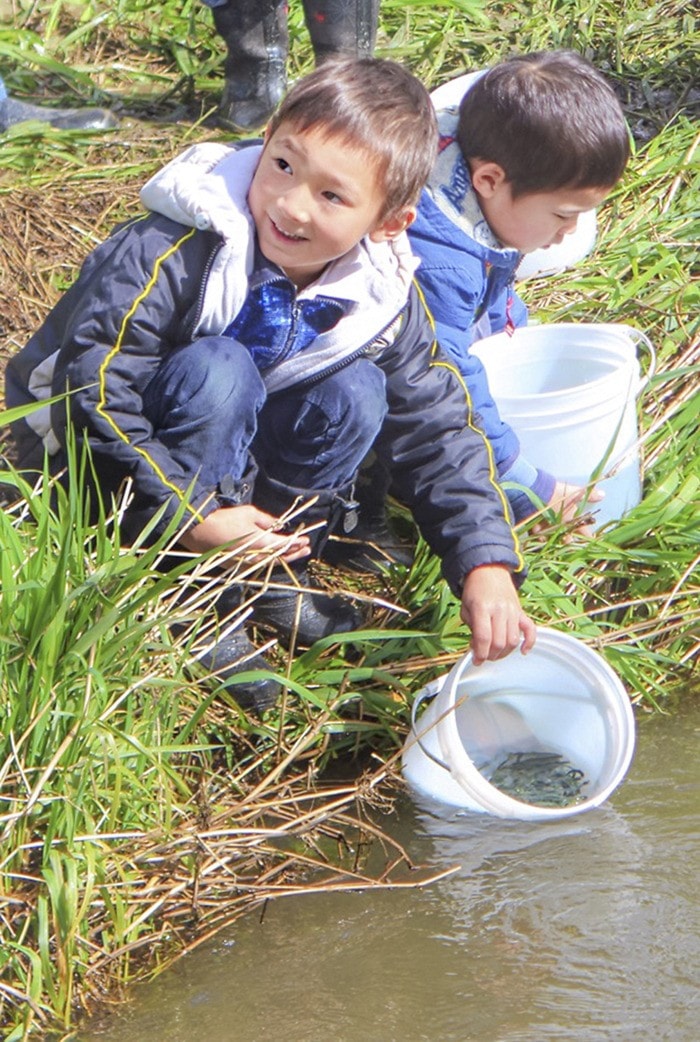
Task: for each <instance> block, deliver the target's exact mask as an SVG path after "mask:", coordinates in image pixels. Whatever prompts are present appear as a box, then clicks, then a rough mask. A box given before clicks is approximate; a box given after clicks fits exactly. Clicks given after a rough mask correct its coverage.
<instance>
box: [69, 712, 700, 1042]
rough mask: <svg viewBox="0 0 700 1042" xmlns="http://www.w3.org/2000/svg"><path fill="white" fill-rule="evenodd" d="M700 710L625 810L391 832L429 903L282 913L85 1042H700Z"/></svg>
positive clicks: (649, 753)
mask: <svg viewBox="0 0 700 1042" xmlns="http://www.w3.org/2000/svg"><path fill="white" fill-rule="evenodd" d="M699 736H700V704H698V703H697V700H696V703H695V704H694V705H690V706H686V707H685V708H684V709H682V710H681V711H680V712H679V714H678V715H676V716H673V717H654V718H651V719H649V718H646V719H645V718H641V719H640V720H639V728H638V747H637V753H636V756H635V759H634V762H633V764H632V767H631V770H630V773H629V775H628V778H627V780H626V781H625V782H624V784H623V785H622V787H621V788H620V789H618V790H617V792H616V793H615V794H614V796H613V798H612V800H611V801H610V803H608V804H606V806H604V807H603V808H601V809H599V810H593V811H590V812H588V813H586V814H583V815H581V816H580V817H574V818H571V819H568V820H562V821H560V822H558V823H551V824H550V823H547V824H528V823H523V822H504V821H499V820H497V819H494V818H490V817H486V816H482V815H476V814H455V813H454V811H453V810H451V809H450V810H447V809H446V810H445V811H444V813H442V814H439V815H437V816H436V815H435V813H432V812H430V811H428V810H427V809H426V808H425V807H421V806H420V805H418V804H417V803H416V802H415V801H413V800H411V799H409V798H406V799H405V800H403V801H402V802H401V803H400V804H399V806H398V808H397V815H396V816H395V817H392V818H391V819H390V820H389V822H387V823H385V824H386V826H387V830H388V831H391V832H393V834H395V835H398V836H399V837H400V838H401V840H402V842H403V843H404V845H405V846H406V848H407V849H408V851H409V852H410V854H411V855H412V856H413V858H414V859H415V861H416V862H420V863H429V864H431V865H434V866H443V865H444V866H447V865H452V864H459V865H460V866H461V867H460V870H459V872H458V873H457V874H456V875H454V876H452V877H451V878H448V879H445V880H443V881H441V882H439V883H437V884H433V885H431V886H429V887H427V888H426V889H424V890H400V891H394V892H384V893H382V892H377V893H369V894H367V893H365V894H348V895H328V896H326V895H319V896H313V895H312V896H308V897H299V898H292V899H288V900H281V901H278V902H276V903H274V904H271V905H269V906H268V908H267V911H266V914H265V918H264V921H263V922H262V924H261V923H260V922H259V919H258V918H255V919H253V918H251V919H250V920H248V921H245V922H241V923H239V924H238V925H237V926H236V927H235V928H234V929H233V930H232V931H231V932H230V933H229V934H228V935H226V936H223V935H222V936H219V937H218V938H217V939H216V941H215V942H213V943H212V944H211V945H210V946H209V947H208V948H206V949H200V950H198V951H197V952H195V953H194V954H192V955H191V956H188V957H186V958H185V959H183V960H181V961H180V963H179V964H178V965H177V966H176V967H174V968H173V969H172V970H171V971H169V972H168V973H166V974H164V975H163V977H162V978H160V979H159V980H158V981H156V982H155V983H153V984H150V985H148V986H144V987H142V988H140V989H138V990H137V992H136V994H135V996H134V1001H133V1003H132V1004H131V1006H130V1007H129V1009H128V1010H125V1011H124V1012H123V1013H122V1014H120V1015H119V1017H118V1018H114V1019H112V1020H110V1021H108V1022H107V1023H106V1024H104V1025H102V1026H100V1027H98V1026H97V1025H95V1028H94V1029H93V1030H92V1031H91V1032H82V1033H81V1034H80V1036H79V1037H80V1042H98V1040H99V1042H126V1040H129V1042H142V1040H148V1042H166V1040H167V1042H199V1040H202V1042H205V1040H206V1042H210V1040H215V1042H268V1040H270V1042H272V1040H275V1042H277V1040H279V1039H285V1040H288V1042H326V1040H328V1039H332V1040H335V1042H423V1040H430V1042H468V1040H472V1039H473V1040H475V1042H546V1040H551V1042H598V1040H601V1042H697V1040H698V1039H699V1038H700V887H699V885H698V880H699V878H700V822H699V815H698V812H699V811H700V760H699V758H698V738H699Z"/></svg>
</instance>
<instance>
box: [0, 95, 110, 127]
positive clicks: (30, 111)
mask: <svg viewBox="0 0 700 1042" xmlns="http://www.w3.org/2000/svg"><path fill="white" fill-rule="evenodd" d="M28 120H39V122H41V123H48V124H49V125H50V126H52V127H57V128H58V129H59V130H109V129H110V127H116V126H117V124H118V122H119V120H118V119H117V117H116V116H115V115H113V113H111V112H109V111H108V110H107V109H57V108H48V107H43V106H40V105H30V104H29V103H28V102H26V101H17V99H16V98H10V97H8V98H4V99H3V100H2V101H0V132H1V131H4V130H7V128H8V127H12V126H14V125H15V124H16V123H26V122H27V121H28Z"/></svg>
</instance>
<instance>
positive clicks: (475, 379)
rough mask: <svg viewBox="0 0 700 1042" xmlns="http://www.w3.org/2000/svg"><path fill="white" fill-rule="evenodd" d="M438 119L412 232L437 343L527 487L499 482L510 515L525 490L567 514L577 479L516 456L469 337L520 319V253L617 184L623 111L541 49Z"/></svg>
mask: <svg viewBox="0 0 700 1042" xmlns="http://www.w3.org/2000/svg"><path fill="white" fill-rule="evenodd" d="M438 125H439V130H440V142H439V153H438V159H437V162H436V164H435V166H434V167H433V170H432V172H431V174H430V177H429V178H428V183H427V186H426V188H425V190H424V191H423V193H422V196H421V199H420V204H419V207H418V215H417V218H416V221H415V222H414V224H413V225H412V226H411V229H410V231H409V238H410V240H411V245H412V247H413V250H414V252H415V253H416V254H417V255H418V256H419V257H420V259H421V265H420V268H419V269H418V273H417V278H418V281H419V283H420V285H421V287H422V289H423V292H424V293H425V297H426V301H427V304H428V306H429V308H430V309H431V310H432V312H433V315H434V317H435V322H436V331H437V338H438V340H439V342H440V345H441V347H442V348H443V349H444V350H445V351H446V353H447V354H448V355H449V357H450V358H451V359H452V361H453V362H454V363H455V365H457V367H458V368H459V370H460V372H461V373H462V375H463V376H464V378H465V380H466V382H467V385H468V387H469V390H470V393H471V396H472V401H473V404H474V408H475V410H476V412H477V414H478V416H479V418H480V422H481V424H482V426H483V429H484V431H485V433H486V434H487V436H488V438H489V440H490V442H491V446H492V448H493V452H494V456H495V459H496V464H497V467H498V475H499V480H501V481H502V482H513V483H516V484H517V485H519V486H522V488H523V489H524V491H521V490H520V489H513V488H509V489H508V493H507V494H508V498H509V501H510V504H511V507H512V510H513V514H514V517H515V520H516V521H520V520H522V519H524V518H526V517H527V516H529V515H530V514H532V513H534V512H535V511H536V510H537V502H536V500H535V499H534V497H537V499H538V500H541V501H542V502H543V503H545V504H549V505H550V506H552V507H553V508H555V509H563V516H564V517H565V518H566V519H569V518H571V517H573V515H574V513H575V510H576V505H577V503H578V502H579V501H580V499H581V498H582V496H583V490H581V489H576V488H572V487H571V486H569V487H568V488H567V487H566V486H565V485H564V483H563V482H560V481H558V480H557V478H556V476H555V475H553V474H548V473H545V472H544V471H542V470H540V469H539V468H538V467H537V461H536V460H532V461H530V460H527V459H525V458H524V457H523V455H522V454H521V452H520V446H519V443H518V438H517V436H516V434H515V432H514V431H513V430H512V428H511V427H509V426H508V424H506V423H504V422H503V421H502V419H501V417H500V416H499V413H498V409H497V407H496V405H495V403H494V401H493V398H492V397H491V394H490V391H489V387H488V382H487V379H486V374H485V372H484V368H483V365H482V363H481V362H480V361H479V359H477V358H476V357H475V356H474V355H473V354H472V353H471V352H470V350H469V348H470V346H471V344H473V343H474V341H475V340H478V339H480V338H481V337H484V336H488V335H490V334H492V333H498V332H501V331H502V330H512V329H514V328H515V327H517V326H520V325H524V324H525V323H526V322H527V309H526V307H525V305H524V304H523V302H522V300H521V299H520V298H519V297H518V295H517V293H516V292H515V290H514V281H515V276H516V272H517V268H518V265H519V264H520V261H521V260H522V257H523V254H527V253H530V252H531V251H533V250H536V249H540V248H542V247H545V248H546V247H548V246H551V245H553V244H555V243H560V242H561V241H562V239H563V238H564V236H565V235H568V234H569V233H570V232H573V231H574V230H575V229H576V225H577V220H578V217H579V215H580V214H582V213H584V212H585V211H588V210H591V209H593V208H594V207H596V206H598V205H599V204H600V203H601V202H602V201H603V199H605V197H606V196H607V195H608V193H609V192H610V191H611V189H612V188H613V187H614V186H615V184H616V183H617V181H618V180H619V179H620V177H621V176H622V173H623V171H624V169H625V165H626V163H627V159H628V157H629V132H628V129H627V125H626V123H625V119H624V115H623V112H622V109H621V106H620V104H619V102H618V100H617V98H616V96H615V94H614V92H613V90H612V88H611V87H610V86H609V84H608V83H607V82H606V80H605V79H604V77H603V76H602V75H601V74H600V73H599V72H598V71H597V70H596V69H595V68H594V67H593V66H592V65H591V64H590V62H588V61H587V60H586V59H585V58H583V57H581V56H580V55H578V54H576V53H574V52H572V51H545V52H538V53H533V54H524V55H519V56H516V57H514V58H510V59H508V60H507V61H504V62H502V63H500V64H499V65H496V66H494V67H493V68H492V69H490V70H488V71H487V72H486V73H484V74H483V75H482V76H480V77H478V78H477V79H476V80H475V82H473V83H472V84H471V85H470V86H469V88H468V90H467V92H466V94H465V95H464V97H463V98H462V101H461V104H460V106H459V110H457V109H455V108H452V109H448V110H445V111H443V112H440V113H439V114H438ZM527 490H530V491H531V492H532V493H534V497H533V496H530V495H528V492H527ZM597 495H598V494H597V493H596V491H595V490H593V492H592V493H591V494H590V496H589V499H590V500H591V501H593V502H594V501H596V497H597Z"/></svg>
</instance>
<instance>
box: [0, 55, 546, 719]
mask: <svg viewBox="0 0 700 1042" xmlns="http://www.w3.org/2000/svg"><path fill="white" fill-rule="evenodd" d="M435 142H436V127H435V117H434V114H433V112H432V106H431V103H430V100H429V97H428V95H427V93H426V92H425V90H424V88H423V87H422V86H421V85H420V84H419V83H418V81H417V80H416V79H415V78H414V77H413V76H411V75H410V74H409V73H407V72H406V71H405V70H403V69H402V68H401V67H400V66H398V65H396V64H395V63H393V62H384V61H378V60H374V59H366V60H362V61H352V60H347V59H345V60H339V61H335V62H332V63H331V62H329V63H327V64H324V65H323V66H322V67H320V68H319V69H318V70H317V71H316V72H314V73H312V74H311V75H310V76H308V77H306V78H305V79H304V80H302V81H300V82H299V83H298V84H297V85H296V86H295V87H294V88H293V89H292V90H291V91H290V93H289V95H288V96H287V98H286V99H285V100H284V102H283V103H282V105H281V107H280V109H279V110H278V112H277V114H276V115H275V117H274V118H273V120H272V122H271V123H270V126H269V128H268V132H267V135H266V140H265V143H264V146H260V147H248V148H243V149H235V148H231V147H229V146H226V145H214V144H212V145H201V146H194V147H193V148H192V149H190V150H189V151H188V152H186V153H185V154H184V155H183V156H182V157H180V158H179V159H176V160H174V161H173V162H172V163H170V164H169V165H168V166H167V167H165V169H164V170H162V171H161V172H160V173H159V174H156V175H155V177H154V178H152V179H151V181H150V182H149V183H148V184H147V185H146V187H145V188H144V190H143V192H142V201H143V202H144V204H145V206H146V207H147V210H148V213H147V214H146V215H145V216H143V217H142V218H139V219H137V220H136V221H133V222H131V223H129V224H128V225H126V226H124V227H122V228H121V229H119V230H117V232H116V233H115V234H114V235H113V236H112V237H111V238H110V239H108V240H107V242H105V243H103V244H102V245H101V246H100V247H98V249H97V250H95V251H94V252H93V253H92V254H91V255H90V257H89V258H88V260H87V261H86V263H85V265H84V267H83V270H82V272H81V274H80V276H79V278H78V280H77V282H76V283H75V285H74V286H73V287H71V289H69V290H68V292H67V293H66V294H65V295H64V297H63V298H62V299H61V300H60V301H59V303H58V304H57V305H56V307H55V308H54V310H53V311H52V312H51V314H50V315H49V316H48V318H47V320H46V322H45V323H44V325H43V326H42V328H41V329H40V330H39V331H38V332H37V333H36V334H35V336H34V337H33V338H32V340H31V341H30V342H29V343H28V345H27V346H26V347H25V348H24V350H23V351H21V352H20V353H19V355H17V356H16V357H15V358H13V359H12V361H11V362H10V365H9V366H8V371H7V400H8V405H10V406H13V405H18V404H21V403H26V402H31V401H37V402H40V401H42V400H45V399H46V398H47V397H49V396H51V395H57V394H59V395H60V394H61V393H62V392H63V391H64V390H65V389H66V388H68V389H69V390H70V391H71V392H72V393H71V395H70V398H69V399H68V400H66V399H65V398H64V399H63V400H62V401H61V402H60V403H59V404H58V405H54V406H53V407H51V408H49V407H44V408H43V409H41V410H39V411H38V412H35V413H32V414H30V415H29V416H28V417H27V419H26V420H23V421H20V422H19V423H17V424H16V425H15V430H14V433H15V438H16V441H17V443H18V448H19V452H20V457H21V458H20V465H22V466H24V467H37V466H40V465H41V462H42V459H43V455H44V452H45V451H48V452H49V454H50V456H51V460H52V466H53V469H54V470H55V471H56V472H58V471H59V470H60V468H61V466H62V465H63V463H64V462H65V448H66V441H67V437H68V428H69V416H68V408H69V409H70V421H71V424H72V427H73V428H74V429H75V430H76V432H77V434H78V437H79V438H82V439H84V440H85V441H86V442H87V444H88V445H89V447H90V452H91V458H92V464H93V467H94V470H95V473H96V476H97V483H98V487H99V491H100V492H101V494H102V496H103V498H105V499H106V500H107V501H108V500H109V497H110V496H118V495H119V493H120V489H122V488H123V487H124V485H125V483H127V482H128V483H130V486H131V488H132V492H133V498H132V501H131V504H130V506H129V508H128V510H127V512H126V515H125V524H124V527H125V530H126V533H127V535H129V534H136V533H138V532H140V531H141V530H142V529H143V527H144V525H146V524H152V523H153V520H154V518H158V519H159V521H158V526H157V527H158V528H159V529H162V528H164V527H165V526H166V525H167V524H168V523H169V522H172V521H173V520H174V519H176V518H177V517H179V516H181V521H180V530H179V542H180V544H181V545H182V546H183V547H184V548H185V549H187V550H189V551H194V552H205V551H208V550H211V549H215V548H225V549H227V550H230V551H233V552H234V553H235V552H236V550H237V548H240V552H241V553H242V554H245V555H247V556H251V555H253V556H256V557H258V556H265V555H269V554H270V553H274V552H277V553H279V554H281V556H282V559H283V560H284V561H285V562H286V563H287V564H289V565H291V566H293V567H296V568H302V567H303V563H304V560H305V559H306V558H308V556H309V555H310V554H311V553H314V552H315V553H318V552H319V542H320V540H323V539H324V538H325V535H326V534H327V532H328V530H329V529H330V528H331V527H332V526H336V527H338V528H340V530H341V531H342V530H345V531H348V530H349V529H350V528H351V526H352V523H353V520H354V509H355V504H354V501H353V481H354V477H355V473H356V471H357V468H358V466H359V464H360V462H361V460H362V459H363V458H364V456H365V455H366V453H367V452H368V450H369V448H370V446H371V445H373V444H374V446H375V451H376V452H377V453H378V455H379V456H380V458H381V459H382V460H383V461H384V463H385V464H386V466H387V467H388V468H389V469H390V470H391V472H392V475H393V480H394V482H395V484H396V487H397V488H398V489H399V490H400V495H401V497H402V499H403V500H404V501H405V502H406V503H407V504H408V505H409V506H410V508H411V509H412V511H413V513H414V516H415V518H416V521H417V523H418V525H419V527H420V528H421V531H422V532H423V533H424V535H425V538H426V539H427V540H428V542H429V543H430V545H431V546H432V547H433V549H434V550H435V551H436V553H438V554H439V555H440V557H441V559H442V562H443V570H444V574H445V576H446V578H447V580H448V582H449V583H450V586H451V588H452V589H453V591H454V592H455V594H456V595H457V596H458V597H459V598H460V600H461V603H462V615H463V618H464V619H465V621H466V622H467V623H468V624H469V625H470V626H471V630H472V650H473V654H474V659H475V661H476V662H477V663H479V662H481V661H483V660H484V659H488V658H498V657H500V656H502V655H504V654H507V653H509V652H510V651H511V650H512V649H513V648H515V647H517V646H518V645H519V644H521V645H522V649H523V650H524V651H526V650H528V649H529V647H531V645H532V643H533V641H534V626H533V624H532V622H531V621H530V620H529V619H528V618H527V616H526V615H525V614H524V612H523V611H522V609H521V607H520V604H519V601H518V595H517V590H516V583H517V582H519V577H521V576H522V570H523V562H522V558H521V556H520V552H519V549H518V545H517V540H516V538H515V536H514V534H513V532H512V529H511V527H510V524H509V520H508V513H507V504H506V501H505V498H504V496H503V493H502V491H501V490H500V487H499V485H498V482H497V480H496V471H495V468H494V465H493V460H492V456H491V453H490V450H489V449H488V445H487V442H486V440H485V439H484V437H483V434H482V433H481V431H480V430H479V429H478V428H477V426H476V424H475V422H474V418H473V416H472V412H471V407H470V403H469V400H468V396H467V395H466V394H465V389H464V386H463V383H462V381H461V380H460V379H459V377H458V374H456V372H455V369H454V366H452V365H451V364H450V363H449V361H448V360H447V359H446V358H445V357H444V355H443V354H442V353H441V351H440V349H439V347H438V346H437V344H436V342H435V339H434V331H433V328H432V323H431V319H430V315H429V313H428V312H427V310H426V308H425V305H424V302H423V300H422V297H421V295H420V294H419V292H418V291H417V289H416V287H415V285H414V283H413V272H414V269H415V267H416V261H415V258H414V257H413V256H412V254H411V252H410V249H409V247H408V240H407V238H406V236H405V230H406V228H407V227H408V225H409V224H410V223H411V221H412V220H413V218H414V216H415V202H416V200H417V198H418V195H419V192H420V189H421V187H422V185H423V184H424V182H425V178H426V177H427V174H428V172H429V170H430V167H431V165H432V163H433V161H434V157H435ZM297 502H310V503H311V504H312V505H311V507H310V508H309V509H308V510H307V511H306V512H305V513H304V515H303V520H304V521H316V522H323V527H322V530H321V531H322V534H321V535H320V536H319V535H318V533H315V534H314V536H313V537H309V536H308V535H304V534H299V535H295V534H294V533H291V534H285V533H284V532H283V531H281V530H280V518H281V517H282V516H283V515H284V514H285V512H286V511H287V510H288V509H289V508H290V507H291V506H293V505H294V504H295V503H297ZM300 578H303V576H302V577H300ZM229 585H230V584H228V585H227V584H226V583H225V581H224V580H223V579H222V600H225V597H224V593H226V592H227V590H228V586H229ZM299 596H300V597H301V598H302V600H301V614H300V615H298V614H297V595H296V594H295V593H294V591H292V592H286V591H284V590H279V589H278V590H273V591H271V592H270V593H268V594H265V595H264V596H262V597H259V598H258V599H257V600H256V602H255V614H256V617H260V618H262V619H263V620H264V621H265V622H267V623H269V624H270V625H272V626H273V627H275V628H276V630H277V631H278V632H279V633H280V634H282V635H284V634H287V635H288V634H289V632H290V630H292V629H293V628H295V629H296V630H297V632H298V637H299V638H300V639H301V640H302V641H304V642H306V643H310V642H312V641H313V640H315V639H318V638H319V637H323V636H325V635H327V634H329V633H333V632H338V631H341V630H351V629H354V628H357V626H358V625H360V622H361V620H360V618H359V617H358V614H357V612H356V610H355V609H354V608H353V607H352V605H350V604H349V603H348V602H346V601H344V600H343V599H341V598H338V597H329V596H325V595H323V594H318V593H315V594H314V593H307V594H303V595H302V594H299ZM242 655H248V656H250V655H254V649H253V648H252V646H251V645H250V644H249V642H248V641H247V638H246V637H245V635H244V634H243V632H242V631H240V632H238V634H237V635H235V636H234V639H233V641H232V642H229V643H227V644H225V645H223V644H222V646H220V647H217V648H216V649H214V655H213V659H212V661H211V662H210V665H211V667H212V668H215V669H216V670H217V671H218V672H219V673H220V674H221V675H223V676H224V678H226V677H227V676H228V675H234V674H235V671H236V670H237V668H238V665H237V664H238V662H239V660H240V659H241V656H242ZM259 664H260V660H259V657H258V659H256V658H253V659H252V660H249V661H248V662H247V663H246V666H247V667H248V668H250V667H251V665H252V666H256V665H259ZM234 683H235V677H234ZM271 684H272V682H271V681H270V682H268V681H258V682H257V684H253V685H249V686H248V687H247V688H246V689H243V688H241V686H240V685H239V686H238V687H234V695H235V697H236V698H238V700H239V701H241V702H244V703H246V704H253V705H257V706H261V705H264V704H267V703H268V702H269V700H270V698H271V697H272V696H274V694H275V693H276V692H275V691H274V690H271V688H270V685H271ZM261 685H262V687H261Z"/></svg>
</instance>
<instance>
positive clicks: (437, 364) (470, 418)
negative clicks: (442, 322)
mask: <svg viewBox="0 0 700 1042" xmlns="http://www.w3.org/2000/svg"><path fill="white" fill-rule="evenodd" d="M414 286H415V287H416V290H417V291H418V296H419V297H420V300H421V303H422V304H423V307H424V309H425V313H426V315H427V316H428V322H429V323H430V328H431V329H432V331H433V337H434V338H435V339H433V343H432V347H431V349H430V354H431V356H432V357H433V359H434V358H435V356H436V355H437V352H438V350H439V347H438V343H437V339H436V330H435V320H434V318H433V316H432V313H431V311H430V308H429V307H428V305H427V303H426V300H425V296H424V295H423V291H422V289H421V288H420V286H419V285H418V283H417V282H416V281H415V279H414ZM430 367H431V368H436V369H438V368H441V369H448V370H449V371H450V372H451V373H453V374H454V375H455V376H456V377H457V380H458V381H459V383H460V385H461V387H462V390H463V391H464V397H465V399H466V403H467V426H468V427H469V429H470V430H472V431H474V433H475V434H478V435H480V436H481V438H482V440H483V442H484V445H485V446H486V453H487V455H488V460H489V478H490V480H491V484H492V485H493V487H494V488H495V489H496V492H497V493H498V498H499V499H500V501H501V506H502V507H503V517H504V519H505V521H506V522H507V523H508V527H509V528H510V531H511V534H512V536H513V544H514V551H515V555H516V557H517V558H518V560H519V562H520V565H519V567H518V568H516V571H517V572H522V571H524V569H525V559H524V558H523V555H522V552H521V550H520V541H519V540H518V536H517V534H516V532H515V530H514V529H513V526H512V525H511V523H510V511H509V508H508V500H507V497H506V494H505V492H504V491H503V489H502V488H501V485H500V483H499V481H498V470H497V468H496V464H495V460H494V457H493V449H492V447H491V442H490V441H489V439H488V438H487V437H486V435H485V434H484V432H483V430H482V429H481V427H477V425H476V424H475V423H474V409H473V405H472V398H471V395H470V393H469V388H468V387H467V385H466V383H465V380H464V377H463V376H462V374H461V373H460V371H459V369H458V368H457V367H456V366H455V365H453V364H452V363H451V362H449V361H445V360H443V359H441V360H439V361H432V362H430Z"/></svg>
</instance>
